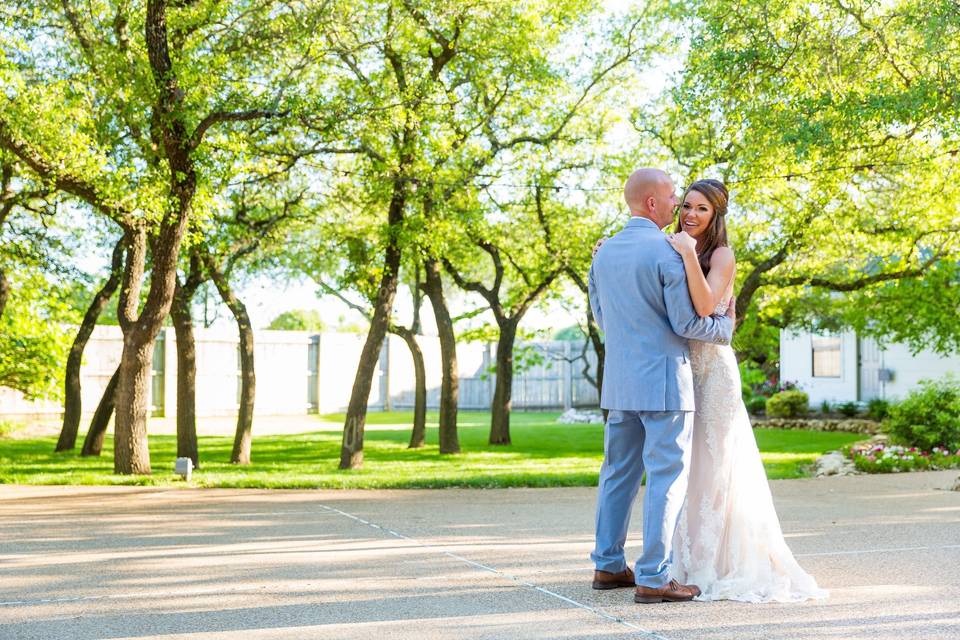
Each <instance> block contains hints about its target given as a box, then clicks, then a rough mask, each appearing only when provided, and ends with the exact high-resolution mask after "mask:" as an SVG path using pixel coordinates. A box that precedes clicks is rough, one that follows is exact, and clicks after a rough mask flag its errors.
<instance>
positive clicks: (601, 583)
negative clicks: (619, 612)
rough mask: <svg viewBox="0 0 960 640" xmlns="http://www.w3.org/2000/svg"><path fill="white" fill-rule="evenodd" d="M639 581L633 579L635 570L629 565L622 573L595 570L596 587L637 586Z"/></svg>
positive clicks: (594, 580)
mask: <svg viewBox="0 0 960 640" xmlns="http://www.w3.org/2000/svg"><path fill="white" fill-rule="evenodd" d="M635 586H637V583H636V582H635V581H634V579H633V571H631V570H630V567H627V568H626V569H624V570H623V571H621V572H620V573H610V572H609V571H594V572H593V588H594V589H601V590H605V589H619V588H620V587H635Z"/></svg>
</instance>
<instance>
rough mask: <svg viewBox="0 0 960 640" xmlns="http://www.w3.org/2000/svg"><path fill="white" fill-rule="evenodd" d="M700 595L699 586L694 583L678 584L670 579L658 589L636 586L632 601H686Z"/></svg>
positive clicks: (646, 602)
mask: <svg viewBox="0 0 960 640" xmlns="http://www.w3.org/2000/svg"><path fill="white" fill-rule="evenodd" d="M698 595H700V587H698V586H697V585H695V584H680V583H679V582H677V581H676V580H671V581H670V582H668V583H667V584H665V585H664V586H662V587H660V588H659V589H653V588H651V587H637V591H636V593H635V594H634V596H633V601H634V602H639V603H641V604H651V603H654V602H688V601H690V600H693V599H694V598H696V597H697V596H698Z"/></svg>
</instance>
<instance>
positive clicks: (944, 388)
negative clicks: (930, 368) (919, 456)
mask: <svg viewBox="0 0 960 640" xmlns="http://www.w3.org/2000/svg"><path fill="white" fill-rule="evenodd" d="M886 426H887V430H888V432H889V433H890V435H891V436H893V437H894V438H895V439H896V440H897V441H899V442H901V443H902V444H905V445H907V446H911V447H919V448H921V449H925V450H928V451H929V450H931V449H933V447H945V448H947V449H950V450H954V451H955V450H957V449H960V382H958V381H957V380H956V379H955V378H952V377H951V378H946V379H944V380H940V381H932V380H924V381H922V382H921V383H920V387H919V388H917V389H915V390H914V391H911V392H910V394H909V395H907V397H906V398H904V399H903V401H901V402H898V403H896V404H894V405H892V406H891V407H890V409H889V415H888V417H887V422H886Z"/></svg>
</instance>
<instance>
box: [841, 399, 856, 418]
mask: <svg viewBox="0 0 960 640" xmlns="http://www.w3.org/2000/svg"><path fill="white" fill-rule="evenodd" d="M837 411H839V412H840V415H844V416H846V417H848V418H852V417H853V416H855V415H857V414H858V413H860V408H859V407H858V406H857V403H856V402H844V403H843V404H838V405H837Z"/></svg>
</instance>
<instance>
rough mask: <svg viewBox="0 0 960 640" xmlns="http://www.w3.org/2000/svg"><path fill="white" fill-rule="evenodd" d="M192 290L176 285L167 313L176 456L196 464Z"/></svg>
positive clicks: (195, 392)
mask: <svg viewBox="0 0 960 640" xmlns="http://www.w3.org/2000/svg"><path fill="white" fill-rule="evenodd" d="M192 299H193V292H192V291H189V290H188V289H185V288H183V287H181V286H179V284H178V286H177V291H176V293H175V294H174V299H173V305H172V306H171V307H170V317H171V318H172V319H173V329H174V331H175V332H176V335H177V457H178V458H190V459H191V460H193V466H194V468H195V469H199V468H200V451H199V447H198V446H197V347H196V343H195V340H194V337H193V318H192V317H191V315H190V304H191V301H192Z"/></svg>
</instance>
